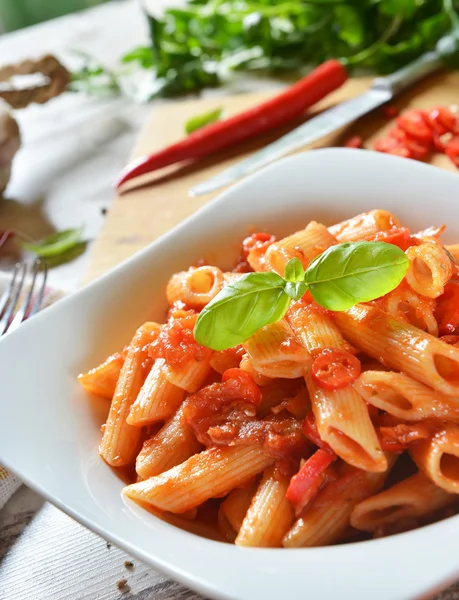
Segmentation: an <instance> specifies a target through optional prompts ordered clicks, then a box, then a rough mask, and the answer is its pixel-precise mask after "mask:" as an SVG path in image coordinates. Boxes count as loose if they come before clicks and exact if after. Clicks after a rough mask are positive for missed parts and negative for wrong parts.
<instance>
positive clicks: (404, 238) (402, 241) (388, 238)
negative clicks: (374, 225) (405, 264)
mask: <svg viewBox="0 0 459 600" xmlns="http://www.w3.org/2000/svg"><path fill="white" fill-rule="evenodd" d="M365 239H366V240H368V241H370V242H386V244H393V245H394V246H398V247H399V248H401V249H402V250H403V251H405V250H407V249H408V248H409V247H410V246H416V245H417V244H418V240H416V239H413V238H412V237H411V233H410V230H409V229H408V228H407V227H392V228H391V229H387V230H386V231H378V233H375V234H374V235H371V236H368V237H366V238H365Z"/></svg>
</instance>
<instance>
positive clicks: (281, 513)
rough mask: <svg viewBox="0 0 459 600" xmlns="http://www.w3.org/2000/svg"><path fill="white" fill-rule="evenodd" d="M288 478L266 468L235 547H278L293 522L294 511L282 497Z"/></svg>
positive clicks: (272, 468)
mask: <svg viewBox="0 0 459 600" xmlns="http://www.w3.org/2000/svg"><path fill="white" fill-rule="evenodd" d="M292 474H293V473H290V476H288V475H286V474H285V473H282V472H281V471H279V469H278V468H276V467H274V466H270V467H268V468H267V469H266V470H265V472H264V473H263V478H262V480H261V482H260V485H259V486H258V489H257V491H256V492H255V495H254V496H253V499H252V503H251V504H250V508H249V509H248V511H247V514H246V515H245V518H244V520H243V522H242V525H241V527H240V529H239V533H238V535H237V537H236V540H235V544H236V546H256V547H258V548H280V547H281V546H282V538H283V537H284V535H285V534H286V533H287V531H288V530H289V529H290V527H291V526H292V524H293V521H294V514H293V508H292V505H291V504H290V502H289V501H288V500H287V498H286V497H285V494H286V492H287V488H288V486H289V483H290V477H291V475H292Z"/></svg>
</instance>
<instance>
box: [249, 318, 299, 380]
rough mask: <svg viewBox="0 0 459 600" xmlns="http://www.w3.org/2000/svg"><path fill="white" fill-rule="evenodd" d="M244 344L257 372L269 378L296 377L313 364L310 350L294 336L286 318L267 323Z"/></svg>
mask: <svg viewBox="0 0 459 600" xmlns="http://www.w3.org/2000/svg"><path fill="white" fill-rule="evenodd" d="M242 345H243V347H244V349H245V350H246V352H247V354H248V356H249V358H250V361H251V363H252V365H253V367H254V369H255V371H257V373H259V374H261V375H264V376H266V377H272V378H276V377H282V378H284V379H295V378H297V377H301V376H302V375H303V373H304V370H305V368H306V366H307V365H308V364H310V363H311V356H310V354H309V352H307V350H306V349H305V348H303V346H302V345H301V344H300V343H299V342H298V340H297V339H296V338H295V336H294V335H293V332H292V329H291V327H290V325H289V324H288V323H287V321H286V320H285V319H281V320H280V321H277V322H275V323H271V324H270V325H265V327H262V328H261V329H259V330H258V331H257V332H256V333H254V334H253V335H252V336H251V337H250V338H249V339H248V340H247V341H246V342H244V343H243V344H242Z"/></svg>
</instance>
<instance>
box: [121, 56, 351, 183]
mask: <svg viewBox="0 0 459 600" xmlns="http://www.w3.org/2000/svg"><path fill="white" fill-rule="evenodd" d="M347 78H348V74H347V72H346V69H345V68H344V66H343V65H342V64H341V63H340V62H339V61H337V60H327V61H326V62H324V63H323V64H322V65H320V66H319V67H317V68H316V69H314V70H313V71H311V73H309V75H306V77H303V78H302V79H300V80H299V81H298V82H297V83H295V84H294V85H292V86H291V87H289V88H288V89H286V90H285V91H283V92H281V93H280V94H278V95H277V96H275V97H274V98H271V99H270V100H267V101H266V102H263V103H262V104H260V105H259V106H256V107H254V108H251V109H249V110H246V111H244V112H242V113H239V114H238V115H235V116H234V117H230V118H228V119H224V120H223V121H218V122H215V123H211V124H209V125H207V126H205V127H202V128H201V129H198V130H197V131H195V132H194V133H192V134H190V135H189V136H187V137H186V138H185V139H183V140H181V141H179V142H177V143H176V144H172V145H171V146H168V147H167V148H164V149H163V150H160V151H159V152H155V153H154V154H151V155H149V156H148V155H147V156H142V157H141V158H139V159H137V160H135V161H134V162H133V163H131V164H129V165H128V166H127V167H126V169H125V170H124V171H123V172H122V173H121V175H120V177H119V179H118V181H117V182H116V187H120V186H121V185H123V183H126V182H127V181H129V180H131V179H134V178H135V177H138V176H140V175H144V174H145V173H150V172H151V171H155V170H157V169H161V168H163V167H167V166H169V165H172V164H174V163H177V162H181V161H183V160H189V159H199V158H202V157H203V156H207V155H209V154H213V153H214V152H217V151H218V150H221V149H223V148H227V147H228V146H232V145H234V144H236V143H238V142H242V141H243V140H247V139H250V138H252V137H254V136H255V135H258V134H260V133H263V132H265V131H269V130H270V129H273V128H275V127H278V126H280V125H283V124H285V123H287V122H288V121H291V120H292V119H295V118H297V117H300V116H301V115H302V114H303V113H304V111H305V110H306V109H307V108H309V107H310V106H312V105H313V104H315V103H316V102H318V101H319V100H322V98H324V97H325V96H327V95H328V94H330V93H331V92H333V91H334V90H336V89H337V88H339V87H340V86H341V85H343V83H344V82H345V81H346V80H347Z"/></svg>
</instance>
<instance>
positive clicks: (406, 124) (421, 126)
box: [397, 109, 433, 144]
mask: <svg viewBox="0 0 459 600" xmlns="http://www.w3.org/2000/svg"><path fill="white" fill-rule="evenodd" d="M397 125H398V126H399V127H401V128H402V129H403V131H405V132H406V133H408V134H409V135H410V136H411V137H413V138H414V139H416V140H418V141H420V142H422V143H424V144H432V141H433V140H432V138H433V136H432V129H431V128H430V127H429V121H428V119H427V117H426V115H425V114H424V112H423V111H422V110H416V109H413V110H408V111H406V112H404V113H403V114H402V115H401V116H400V117H398V119H397Z"/></svg>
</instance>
